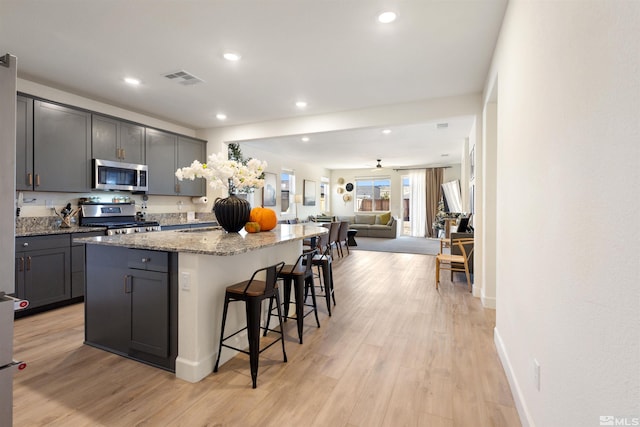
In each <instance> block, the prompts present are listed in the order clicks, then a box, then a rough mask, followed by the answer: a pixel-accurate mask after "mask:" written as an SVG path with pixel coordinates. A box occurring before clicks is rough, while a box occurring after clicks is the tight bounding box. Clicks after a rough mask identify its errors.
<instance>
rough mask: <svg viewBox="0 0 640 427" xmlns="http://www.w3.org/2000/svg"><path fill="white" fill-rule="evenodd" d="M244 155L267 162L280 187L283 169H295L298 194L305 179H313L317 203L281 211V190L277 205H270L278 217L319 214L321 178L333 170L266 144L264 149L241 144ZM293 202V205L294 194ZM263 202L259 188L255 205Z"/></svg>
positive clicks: (304, 216)
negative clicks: (298, 158)
mask: <svg viewBox="0 0 640 427" xmlns="http://www.w3.org/2000/svg"><path fill="white" fill-rule="evenodd" d="M240 148H241V150H242V155H243V157H245V158H249V157H252V158H255V159H259V160H263V161H266V162H267V164H268V165H267V170H266V171H267V172H271V173H275V174H277V176H278V178H277V179H278V181H277V184H278V189H279V188H280V173H281V172H282V171H283V170H290V171H293V173H294V174H295V177H296V185H295V190H296V194H302V191H303V181H304V180H308V181H313V182H314V183H315V187H316V205H315V206H304V205H303V204H302V203H300V204H296V205H295V206H292V207H290V209H289V211H288V213H281V212H280V210H281V204H280V202H281V199H280V192H279V191H277V192H276V206H273V207H272V206H268V208H269V209H273V210H275V211H276V214H277V215H278V219H292V218H296V217H297V218H300V219H306V218H308V217H309V215H318V214H319V213H320V180H321V178H323V177H324V178H329V176H330V174H331V171H329V170H328V169H325V168H323V167H320V166H316V165H313V164H310V163H303V162H300V161H297V160H294V159H290V158H288V157H287V156H286V154H285V155H283V154H282V153H274V152H272V151H269V147H268V146H265V147H264V150H260V149H256V148H254V147H243V146H242V144H240ZM291 197H292V200H291V204H292V205H293V196H291ZM261 202H262V190H257V191H256V192H255V195H254V199H253V203H252V205H253V206H260V204H261Z"/></svg>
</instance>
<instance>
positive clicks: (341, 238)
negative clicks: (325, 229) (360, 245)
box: [338, 221, 349, 257]
mask: <svg viewBox="0 0 640 427" xmlns="http://www.w3.org/2000/svg"><path fill="white" fill-rule="evenodd" d="M348 231H349V221H342V222H340V229H339V230H338V251H339V252H340V256H341V257H342V256H343V253H342V242H344V245H345V246H346V247H347V255H349V244H348V243H347V238H348V237H349V236H348V235H347V232H348Z"/></svg>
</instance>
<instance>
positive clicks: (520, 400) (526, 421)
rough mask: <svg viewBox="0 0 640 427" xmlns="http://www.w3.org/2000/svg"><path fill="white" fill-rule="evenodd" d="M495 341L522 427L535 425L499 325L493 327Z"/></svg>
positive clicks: (533, 426)
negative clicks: (499, 330)
mask: <svg viewBox="0 0 640 427" xmlns="http://www.w3.org/2000/svg"><path fill="white" fill-rule="evenodd" d="M493 342H494V343H495V345H496V350H497V351H498V357H499V358H500V362H502V368H503V369H504V373H505V374H506V376H507V381H509V386H510V387H511V395H512V396H513V400H514V403H515V405H516V409H517V410H518V416H519V417H520V424H522V427H535V426H536V425H535V423H534V422H533V419H532V418H531V414H530V413H529V410H528V409H527V405H526V402H525V400H524V396H523V394H522V391H521V390H520V386H519V385H518V381H517V380H516V377H515V375H514V373H513V367H512V366H511V362H510V361H509V356H508V355H507V350H506V348H505V347H504V343H503V342H502V338H501V337H500V333H499V332H498V327H497V326H496V327H495V328H493Z"/></svg>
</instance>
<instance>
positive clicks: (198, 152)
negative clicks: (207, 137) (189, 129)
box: [146, 128, 207, 197]
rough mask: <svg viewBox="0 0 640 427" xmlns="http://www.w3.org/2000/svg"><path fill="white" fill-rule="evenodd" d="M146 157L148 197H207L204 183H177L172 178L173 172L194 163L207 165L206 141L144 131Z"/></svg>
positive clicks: (154, 131) (176, 180)
mask: <svg viewBox="0 0 640 427" xmlns="http://www.w3.org/2000/svg"><path fill="white" fill-rule="evenodd" d="M146 154H147V165H148V166H149V191H148V193H149V194H156V195H165V196H175V195H180V196H193V197H196V196H204V195H205V194H206V182H205V180H203V179H196V180H194V181H190V180H189V181H187V180H185V181H178V179H177V178H176V176H175V172H176V169H178V168H180V167H184V166H188V165H190V164H191V163H192V162H193V161H194V160H200V161H201V162H203V163H204V162H206V157H207V143H206V141H202V140H198V139H194V138H187V137H183V136H177V135H174V134H172V133H169V132H164V131H160V130H157V129H149V128H147V131H146Z"/></svg>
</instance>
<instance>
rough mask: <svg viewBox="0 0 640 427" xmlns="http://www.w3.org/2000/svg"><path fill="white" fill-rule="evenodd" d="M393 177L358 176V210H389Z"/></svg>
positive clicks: (356, 206) (356, 208) (356, 204)
mask: <svg viewBox="0 0 640 427" xmlns="http://www.w3.org/2000/svg"><path fill="white" fill-rule="evenodd" d="M390 198H391V178H388V177H387V178H357V179H356V203H355V210H356V212H372V211H388V210H389V199H390Z"/></svg>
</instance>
